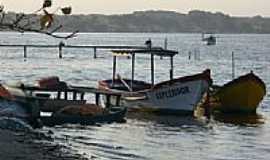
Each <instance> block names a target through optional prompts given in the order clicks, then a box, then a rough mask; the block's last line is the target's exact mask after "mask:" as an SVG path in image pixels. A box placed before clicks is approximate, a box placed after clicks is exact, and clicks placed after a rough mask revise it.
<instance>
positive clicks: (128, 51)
mask: <svg viewBox="0 0 270 160" xmlns="http://www.w3.org/2000/svg"><path fill="white" fill-rule="evenodd" d="M112 53H113V55H114V56H123V55H132V54H153V55H157V56H162V57H173V56H175V55H176V54H178V52H177V51H174V50H167V49H163V48H151V49H150V48H149V49H125V50H123V49H121V50H112Z"/></svg>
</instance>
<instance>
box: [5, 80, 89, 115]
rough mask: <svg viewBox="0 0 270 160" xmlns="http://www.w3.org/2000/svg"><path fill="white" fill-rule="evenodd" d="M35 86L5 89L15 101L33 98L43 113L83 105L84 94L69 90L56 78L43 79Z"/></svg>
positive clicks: (22, 85) (8, 87)
mask: <svg viewBox="0 0 270 160" xmlns="http://www.w3.org/2000/svg"><path fill="white" fill-rule="evenodd" d="M38 82H39V84H38V85H37V86H26V85H24V84H20V85H17V86H16V85H15V86H10V85H6V86H5V88H7V90H9V91H10V93H11V94H12V96H14V97H15V99H16V100H21V101H24V100H25V98H34V99H35V100H37V101H38V105H39V108H40V110H41V111H43V112H55V111H58V110H59V109H61V108H63V107H65V106H67V105H83V104H85V103H86V100H84V95H85V93H84V92H80V91H78V90H75V89H71V88H69V87H68V86H67V84H66V83H65V82H62V81H59V78H58V77H55V76H54V77H48V78H43V79H41V80H40V81H38Z"/></svg>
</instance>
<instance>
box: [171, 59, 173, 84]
mask: <svg viewBox="0 0 270 160" xmlns="http://www.w3.org/2000/svg"><path fill="white" fill-rule="evenodd" d="M170 58H171V59H170V60H171V69H170V79H171V80H173V56H171V57H170Z"/></svg>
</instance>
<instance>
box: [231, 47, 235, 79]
mask: <svg viewBox="0 0 270 160" xmlns="http://www.w3.org/2000/svg"><path fill="white" fill-rule="evenodd" d="M234 67H235V64H234V52H232V79H234V77H235V69H234Z"/></svg>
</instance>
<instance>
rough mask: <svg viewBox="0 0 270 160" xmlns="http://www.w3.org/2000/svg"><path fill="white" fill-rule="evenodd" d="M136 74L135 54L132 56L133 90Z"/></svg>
mask: <svg viewBox="0 0 270 160" xmlns="http://www.w3.org/2000/svg"><path fill="white" fill-rule="evenodd" d="M134 74H135V54H134V53H133V54H132V76H131V84H130V86H131V89H132V90H133V81H134Z"/></svg>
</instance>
